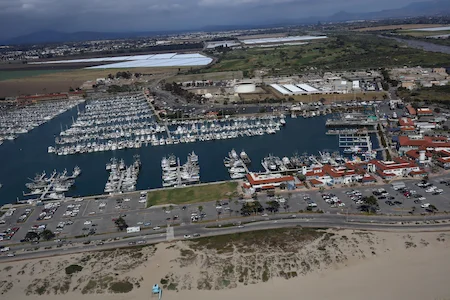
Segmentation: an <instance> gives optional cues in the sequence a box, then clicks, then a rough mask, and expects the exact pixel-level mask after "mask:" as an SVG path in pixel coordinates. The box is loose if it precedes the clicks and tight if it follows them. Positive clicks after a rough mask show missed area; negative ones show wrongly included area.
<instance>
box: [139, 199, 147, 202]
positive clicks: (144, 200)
mask: <svg viewBox="0 0 450 300" xmlns="http://www.w3.org/2000/svg"><path fill="white" fill-rule="evenodd" d="M145 202H147V200H146V199H140V200H139V203H145Z"/></svg>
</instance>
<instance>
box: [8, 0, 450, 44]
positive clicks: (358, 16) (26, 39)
mask: <svg viewBox="0 0 450 300" xmlns="http://www.w3.org/2000/svg"><path fill="white" fill-rule="evenodd" d="M448 14H450V0H433V1H424V2H415V3H411V4H409V5H407V6H405V7H403V8H399V9H390V10H382V11H376V12H367V13H349V12H345V11H340V12H337V13H335V14H333V15H331V16H328V17H309V18H304V19H296V20H293V19H284V20H272V21H271V22H265V24H264V25H261V24H256V23H255V24H240V25H236V24H234V25H233V24H230V25H211V26H206V27H203V28H201V29H191V31H194V30H202V31H220V30H233V29H251V28H268V27H273V26H284V25H294V24H295V25H299V24H314V23H317V21H322V22H344V21H354V20H373V19H388V18H403V17H416V16H432V15H448ZM181 32H187V30H183V31H181V30H180V31H158V32H156V31H153V32H152V31H150V32H94V31H80V32H72V33H67V32H59V31H53V30H47V31H39V32H35V33H31V34H27V35H22V36H18V37H15V38H11V39H8V40H6V41H3V42H2V41H0V42H2V43H3V44H6V45H14V44H43V43H62V42H80V41H89V40H105V39H123V38H137V37H151V36H156V35H164V34H171V33H181Z"/></svg>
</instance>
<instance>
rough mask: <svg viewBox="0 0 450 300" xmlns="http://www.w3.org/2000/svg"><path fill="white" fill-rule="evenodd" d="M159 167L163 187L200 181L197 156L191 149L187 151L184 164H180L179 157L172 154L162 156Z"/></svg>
mask: <svg viewBox="0 0 450 300" xmlns="http://www.w3.org/2000/svg"><path fill="white" fill-rule="evenodd" d="M161 168H162V185H163V187H173V186H182V185H189V184H195V183H199V182H200V166H199V165H198V156H197V155H196V154H195V153H194V152H193V151H192V153H189V155H188V157H187V161H186V163H185V164H184V165H181V164H180V159H179V158H177V157H175V156H174V155H169V156H168V157H163V158H162V160H161Z"/></svg>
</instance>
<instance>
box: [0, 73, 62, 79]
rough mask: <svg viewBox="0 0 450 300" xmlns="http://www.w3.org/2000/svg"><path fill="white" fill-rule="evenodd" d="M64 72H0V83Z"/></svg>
mask: <svg viewBox="0 0 450 300" xmlns="http://www.w3.org/2000/svg"><path fill="white" fill-rule="evenodd" d="M59 72H65V70H26V71H0V81H2V80H8V79H20V78H26V77H32V76H38V75H42V74H52V73H59Z"/></svg>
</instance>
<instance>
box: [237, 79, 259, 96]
mask: <svg viewBox="0 0 450 300" xmlns="http://www.w3.org/2000/svg"><path fill="white" fill-rule="evenodd" d="M255 91H256V85H255V84H254V83H251V82H241V83H239V84H237V85H235V86H234V92H235V93H238V94H245V93H254V92H255Z"/></svg>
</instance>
